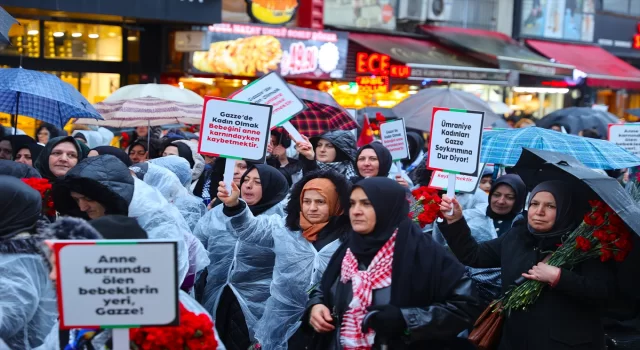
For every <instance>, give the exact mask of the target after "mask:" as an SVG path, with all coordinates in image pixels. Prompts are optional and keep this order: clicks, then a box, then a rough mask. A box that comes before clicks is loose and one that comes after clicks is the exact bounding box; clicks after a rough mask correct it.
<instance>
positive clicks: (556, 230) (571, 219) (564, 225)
mask: <svg viewBox="0 0 640 350" xmlns="http://www.w3.org/2000/svg"><path fill="white" fill-rule="evenodd" d="M539 192H549V193H551V194H552V195H553V198H554V199H555V201H556V221H555V223H554V224H553V227H552V228H551V230H549V231H548V232H537V231H536V230H534V229H533V228H532V227H531V225H529V232H531V234H532V235H533V236H534V237H536V238H558V239H559V238H560V237H562V236H563V235H565V234H567V233H569V232H571V231H572V230H573V229H575V228H576V226H577V225H578V223H579V218H578V216H577V203H574V201H573V193H572V190H571V184H568V183H566V182H564V181H558V180H553V181H545V182H542V183H540V184H539V185H538V186H536V187H535V188H534V189H533V191H531V196H530V198H531V199H529V203H531V200H532V199H533V197H535V195H536V194H537V193H539Z"/></svg>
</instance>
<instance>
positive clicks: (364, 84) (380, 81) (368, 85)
mask: <svg viewBox="0 0 640 350" xmlns="http://www.w3.org/2000/svg"><path fill="white" fill-rule="evenodd" d="M356 84H358V89H360V90H364V91H366V92H389V77H380V76H375V75H363V76H358V77H356Z"/></svg>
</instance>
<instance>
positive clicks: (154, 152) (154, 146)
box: [128, 137, 162, 159]
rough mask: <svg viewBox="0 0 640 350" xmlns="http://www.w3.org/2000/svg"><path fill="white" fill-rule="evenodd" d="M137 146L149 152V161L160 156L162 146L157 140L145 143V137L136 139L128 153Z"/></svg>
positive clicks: (152, 139)
mask: <svg viewBox="0 0 640 350" xmlns="http://www.w3.org/2000/svg"><path fill="white" fill-rule="evenodd" d="M137 145H140V146H142V148H143V149H144V150H145V152H149V159H155V158H158V157H160V156H161V155H162V154H161V153H162V152H160V149H161V147H162V145H161V143H160V140H158V139H154V138H151V141H150V142H147V139H146V137H144V138H138V139H136V140H135V141H134V142H133V143H132V144H131V146H129V149H128V151H131V149H133V147H135V146H137Z"/></svg>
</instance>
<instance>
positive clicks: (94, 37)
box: [89, 33, 100, 39]
mask: <svg viewBox="0 0 640 350" xmlns="http://www.w3.org/2000/svg"><path fill="white" fill-rule="evenodd" d="M99 37H100V35H99V34H95V33H92V34H89V38H90V39H98V38H99Z"/></svg>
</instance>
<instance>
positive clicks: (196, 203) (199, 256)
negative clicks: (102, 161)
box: [130, 162, 209, 292]
mask: <svg viewBox="0 0 640 350" xmlns="http://www.w3.org/2000/svg"><path fill="white" fill-rule="evenodd" d="M130 169H131V171H133V172H134V173H135V174H136V176H137V177H138V179H140V180H142V181H144V182H145V183H146V184H147V185H150V186H152V187H153V188H155V189H156V190H158V191H159V192H160V193H161V194H162V196H163V197H164V198H165V199H166V200H167V201H168V202H169V203H170V205H171V206H172V207H174V208H175V209H177V211H178V212H179V213H180V215H182V218H179V219H177V220H175V223H176V224H177V225H179V226H180V227H181V231H182V232H183V234H184V241H185V243H186V244H187V249H188V251H189V270H188V272H187V277H186V278H185V280H184V282H183V284H182V289H183V290H185V291H187V292H188V291H190V290H191V288H192V287H193V286H194V285H195V281H196V274H197V273H198V272H199V271H202V270H203V269H205V268H206V267H207V265H209V258H208V257H207V251H206V249H205V248H204V246H202V243H200V241H199V240H198V239H197V238H196V237H195V236H194V235H193V234H192V233H191V229H190V228H189V224H190V223H189V221H192V222H193V221H195V222H196V223H197V221H198V220H199V219H200V218H201V217H202V215H201V213H202V209H203V206H204V203H202V201H200V200H198V199H197V198H195V197H190V195H189V193H187V190H186V189H185V188H184V187H183V186H182V184H181V183H180V180H179V179H178V177H177V176H176V175H175V174H174V173H172V172H171V171H169V170H168V169H165V168H163V167H161V166H158V165H155V164H152V163H148V162H146V163H138V164H136V165H133V166H132V167H130ZM172 214H175V211H174V210H172ZM180 219H183V220H180ZM188 220H189V221H188ZM193 226H195V224H193Z"/></svg>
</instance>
